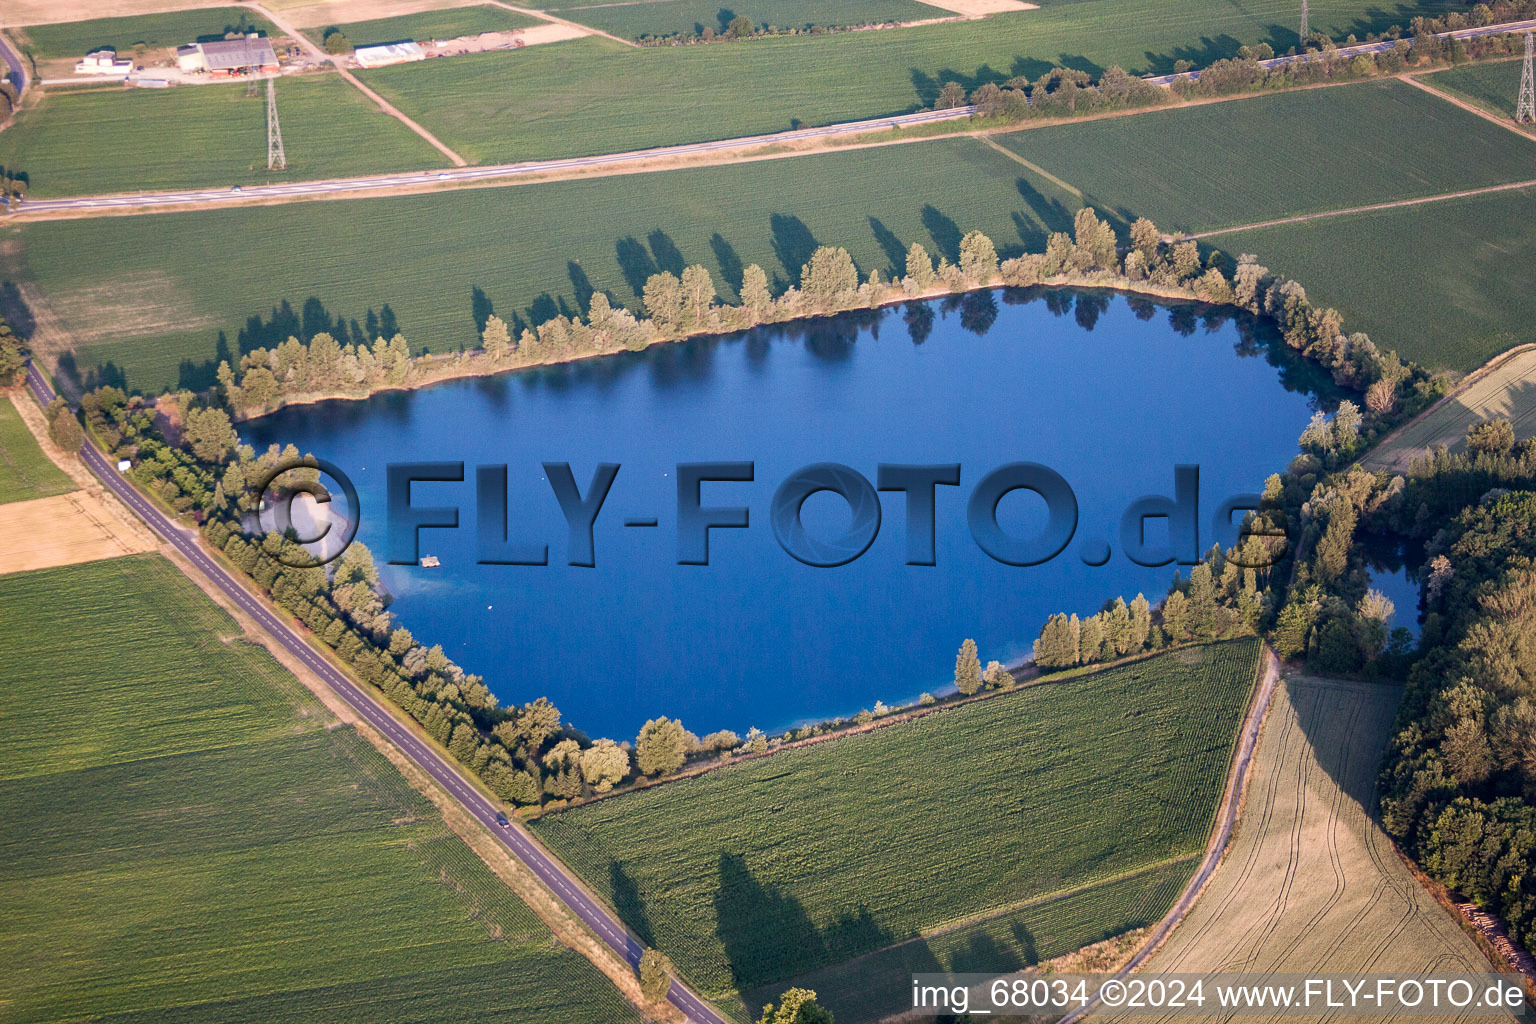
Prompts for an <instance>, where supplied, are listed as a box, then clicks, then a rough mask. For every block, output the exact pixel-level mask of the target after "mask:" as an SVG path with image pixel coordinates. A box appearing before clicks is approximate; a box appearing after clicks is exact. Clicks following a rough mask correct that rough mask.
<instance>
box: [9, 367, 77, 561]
mask: <svg viewBox="0 0 1536 1024" xmlns="http://www.w3.org/2000/svg"><path fill="white" fill-rule="evenodd" d="M22 401H29V399H26V398H23V399H22ZM11 403H12V399H11V398H10V397H8V396H6V395H4V394H0V504H6V503H9V502H13V501H29V500H31V499H33V498H49V497H52V496H54V495H58V494H64V493H66V492H68V491H72V490H74V489H75V485H74V483H73V482H71V481H70V479H69V477H67V476H65V475H64V474H63V473H62V472H60V471H59V467H57V466H55V465H54V464H53V460H52V459H50V458H48V456H47V455H45V454H44V453H43V449H42V448H41V447H39V446H38V443H37V439H36V438H34V437H33V436H32V432H31V431H29V430H28V429H27V425H26V424H25V423H24V422H22V419H21V416H20V415H19V414H18V412H17V409H16V406H15V405H13V404H11ZM0 540H3V534H0Z"/></svg>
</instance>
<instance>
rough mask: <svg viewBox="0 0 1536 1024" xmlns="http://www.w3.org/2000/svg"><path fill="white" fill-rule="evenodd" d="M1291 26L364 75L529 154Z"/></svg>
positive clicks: (897, 36)
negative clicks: (598, 85) (597, 86)
mask: <svg viewBox="0 0 1536 1024" xmlns="http://www.w3.org/2000/svg"><path fill="white" fill-rule="evenodd" d="M1447 7H1448V5H1447V4H1445V3H1443V2H1440V0H1424V2H1399V3H1393V4H1388V5H1381V4H1377V3H1374V2H1369V0H1319V2H1317V3H1314V4H1313V5H1312V12H1311V18H1312V27H1313V29H1314V30H1319V31H1326V32H1328V33H1330V34H1332V35H1334V36H1336V37H1339V38H1343V37H1344V36H1345V35H1347V34H1348V33H1351V32H1353V33H1358V34H1361V35H1363V34H1365V33H1366V32H1369V31H1372V30H1376V29H1382V28H1386V27H1388V26H1390V25H1393V24H1403V25H1406V24H1407V23H1408V20H1409V19H1410V18H1411V17H1413V16H1414V15H1415V14H1423V13H1435V12H1443V11H1444V10H1446V9H1447ZM1295 21H1296V9H1295V5H1294V3H1292V2H1291V0H1250V2H1248V3H1244V4H1240V5H1228V4H1213V3H1211V2H1209V0H1116V2H1113V3H1109V2H1103V0H1096V2H1092V3H1077V4H1065V5H1061V6H1055V7H1046V8H1042V9H1040V10H1037V11H1021V12H1018V13H1012V14H1001V15H996V16H994V17H990V18H986V19H983V20H980V21H968V22H955V23H948V24H943V25H929V26H922V27H916V28H904V29H891V30H889V31H881V32H847V33H839V34H835V35H825V36H815V37H811V36H797V37H781V38H774V39H763V40H754V41H752V42H750V43H744V44H732V45H709V46H682V47H672V46H664V47H656V48H644V49H639V50H637V49H634V48H631V47H626V46H623V45H621V44H619V43H615V42H612V41H610V40H606V39H583V40H577V41H575V42H572V43H562V44H561V45H559V46H554V47H538V46H536V47H530V48H528V49H526V50H519V51H516V52H501V53H487V54H479V55H473V56H467V57H461V58H456V59H455V60H453V61H452V62H449V63H447V64H443V65H436V64H433V65H432V66H430V67H429V66H427V65H424V64H413V65H400V66H397V67H389V68H379V69H378V70H375V71H369V72H365V73H364V74H363V77H364V79H365V80H366V81H367V82H368V83H369V84H370V85H372V86H373V87H374V88H376V89H378V90H379V91H380V92H381V93H383V94H384V95H386V96H388V97H389V98H390V100H391V101H392V102H394V103H395V104H396V105H397V106H399V107H400V108H401V109H402V110H404V111H405V112H406V113H407V114H409V115H410V116H411V117H413V118H414V119H416V120H417V121H418V122H419V123H421V124H422V125H424V126H425V127H426V128H427V129H428V130H429V131H431V132H432V133H433V134H434V135H436V136H437V137H438V138H439V139H441V140H442V141H443V142H444V143H446V144H447V145H448V146H450V147H451V148H452V149H453V150H455V151H456V152H458V153H460V154H462V155H464V156H465V157H466V158H468V159H471V160H475V161H503V160H532V159H540V158H544V157H565V156H586V155H590V154H594V153H607V152H615V151H619V150H629V149H641V148H646V147H650V146H661V145H667V144H671V143H684V142H698V141H703V140H707V139H719V138H728V137H731V136H738V135H749V134H755V133H758V132H771V131H779V130H782V129H786V128H790V127H792V126H793V125H797V124H801V125H819V124H826V123H830V122H834V121H852V120H859V119H861V118H871V117H882V116H886V115H890V114H896V113H902V112H905V111H911V110H915V109H917V108H918V107H920V106H925V105H928V104H931V103H932V102H933V100H934V98H935V97H937V95H938V93H939V90H940V88H942V87H943V85H944V83H945V82H946V81H950V80H954V81H958V82H960V83H961V84H962V85H964V86H965V87H966V88H967V89H969V88H973V87H975V86H976V85H979V84H980V83H982V82H985V81H993V82H1005V81H1007V80H1008V79H1010V78H1012V77H1014V76H1015V75H1027V76H1030V77H1038V76H1039V75H1041V74H1043V73H1044V72H1046V71H1048V70H1050V68H1051V67H1052V66H1055V65H1058V64H1066V65H1069V66H1071V67H1076V68H1082V69H1084V70H1090V71H1097V70H1100V69H1102V68H1104V67H1106V66H1108V65H1111V64H1118V65H1120V66H1122V67H1124V68H1125V69H1126V70H1128V71H1131V72H1133V73H1145V72H1154V71H1171V70H1172V68H1173V64H1174V62H1175V61H1176V60H1179V59H1190V60H1193V61H1195V62H1196V63H1197V64H1204V63H1208V62H1209V61H1211V60H1214V59H1216V58H1218V57H1227V56H1231V55H1232V54H1234V53H1235V52H1236V51H1237V48H1238V47H1239V46H1240V45H1242V44H1243V43H1258V42H1269V43H1270V44H1272V45H1273V46H1274V47H1275V48H1276V49H1277V50H1279V51H1284V50H1286V49H1288V48H1289V47H1291V46H1293V45H1295V43H1296V34H1295V29H1294V25H1295ZM593 82H602V83H603V88H602V89H593V88H592V83H593ZM1128 162H1129V163H1130V164H1131V165H1134V158H1133V157H1132V158H1130V159H1129V161H1128Z"/></svg>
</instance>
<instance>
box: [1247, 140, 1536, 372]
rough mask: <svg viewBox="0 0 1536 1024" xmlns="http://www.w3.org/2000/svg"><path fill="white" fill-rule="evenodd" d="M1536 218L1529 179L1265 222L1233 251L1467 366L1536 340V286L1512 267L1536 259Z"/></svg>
mask: <svg viewBox="0 0 1536 1024" xmlns="http://www.w3.org/2000/svg"><path fill="white" fill-rule="evenodd" d="M1516 141H1518V140H1516ZM1533 219H1536V188H1519V189H1511V190H1508V191H1503V192H1499V193H1494V194H1488V195H1480V196H1471V197H1468V198H1465V199H1448V200H1446V201H1444V202H1436V203H1423V204H1419V205H1417V206H1407V207H1400V208H1395V209H1388V210H1378V211H1374V212H1370V213H1358V214H1344V215H1341V216H1339V217H1333V218H1328V219H1325V220H1319V221H1310V222H1307V223H1302V224H1287V225H1280V226H1277V227H1268V228H1255V229H1252V230H1248V231H1242V232H1237V233H1234V234H1231V235H1226V236H1223V244H1222V248H1223V249H1224V250H1226V251H1227V252H1231V253H1254V254H1256V255H1257V256H1258V257H1259V260H1260V262H1261V263H1264V264H1265V265H1266V266H1268V267H1270V269H1271V270H1273V271H1275V272H1277V273H1282V274H1285V275H1286V276H1287V277H1291V278H1294V279H1296V280H1297V281H1300V282H1302V284H1303V285H1304V286H1305V287H1306V289H1307V294H1308V297H1309V298H1310V299H1311V300H1312V302H1313V303H1316V304H1321V305H1325V306H1333V307H1335V308H1337V309H1338V310H1339V311H1340V312H1341V313H1343V314H1344V322H1345V324H1346V325H1347V327H1348V329H1350V330H1361V331H1365V332H1367V333H1368V334H1370V336H1371V338H1372V340H1374V341H1375V342H1376V344H1377V345H1378V346H1380V347H1382V348H1384V349H1395V350H1396V351H1397V352H1398V353H1399V354H1400V355H1402V356H1403V357H1404V358H1407V359H1412V360H1415V361H1417V362H1420V363H1423V364H1424V365H1426V366H1430V367H1435V368H1441V367H1444V368H1448V369H1452V370H1460V371H1463V372H1465V371H1470V370H1472V369H1475V368H1476V367H1479V366H1481V365H1483V364H1484V363H1486V362H1487V361H1488V360H1489V359H1491V358H1492V357H1493V356H1495V355H1497V354H1498V353H1500V352H1503V351H1506V350H1508V349H1510V348H1513V347H1515V346H1516V345H1520V344H1523V343H1526V342H1531V341H1536V328H1533V326H1532V325H1533V324H1536V293H1533V292H1532V290H1531V288H1530V287H1529V278H1528V276H1526V275H1523V274H1518V273H1511V271H1510V268H1512V267H1526V266H1531V265H1533V264H1536V233H1533V232H1532V231H1531V230H1530V224H1531V223H1532V222H1533ZM1361 252H1369V253H1372V254H1373V258H1372V259H1369V260H1362V259H1360V258H1359V254H1360V253H1361Z"/></svg>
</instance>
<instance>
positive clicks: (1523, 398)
mask: <svg viewBox="0 0 1536 1024" xmlns="http://www.w3.org/2000/svg"><path fill="white" fill-rule="evenodd" d="M1499 416H1502V417H1503V418H1505V419H1507V420H1509V421H1510V422H1511V423H1513V424H1514V427H1515V437H1516V439H1518V440H1524V439H1525V438H1527V437H1532V436H1536V350H1528V351H1525V352H1521V353H1518V354H1516V355H1513V356H1510V357H1509V358H1508V359H1506V360H1504V361H1502V362H1500V363H1499V364H1498V365H1497V366H1496V367H1494V368H1493V369H1492V370H1490V371H1488V372H1487V373H1484V374H1481V375H1479V376H1478V377H1477V378H1476V379H1475V380H1473V381H1471V382H1470V383H1468V384H1466V385H1465V386H1464V387H1462V388H1460V389H1458V390H1457V392H1455V393H1454V394H1452V395H1450V396H1448V397H1447V398H1446V400H1445V401H1444V402H1443V403H1442V404H1440V405H1438V406H1436V407H1435V408H1433V409H1431V410H1430V411H1429V412H1426V413H1424V414H1423V415H1422V416H1420V417H1419V418H1418V419H1416V420H1414V421H1413V422H1412V423H1409V424H1408V425H1407V426H1405V427H1403V429H1402V430H1400V431H1399V432H1398V433H1397V434H1396V435H1395V436H1393V437H1391V438H1389V439H1388V440H1387V442H1386V443H1385V444H1384V445H1382V446H1381V447H1379V448H1377V449H1376V450H1375V451H1372V452H1371V453H1370V454H1369V455H1367V456H1366V457H1365V458H1363V459H1361V460H1360V464H1361V465H1362V466H1364V467H1365V468H1366V469H1369V470H1373V471H1374V470H1378V469H1384V470H1387V471H1388V472H1393V473H1401V472H1404V471H1406V470H1407V469H1408V467H1409V466H1410V465H1411V464H1412V462H1413V460H1414V459H1416V458H1420V457H1422V456H1424V455H1427V454H1429V452H1430V450H1431V449H1433V448H1435V447H1437V446H1438V445H1445V446H1446V447H1447V448H1449V449H1450V450H1451V451H1453V452H1458V451H1461V450H1462V449H1464V448H1465V447H1466V446H1467V430H1468V429H1469V428H1470V427H1472V426H1474V425H1475V424H1477V423H1480V422H1482V421H1483V420H1486V419H1493V418H1495V417H1499Z"/></svg>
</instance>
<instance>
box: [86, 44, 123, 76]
mask: <svg viewBox="0 0 1536 1024" xmlns="http://www.w3.org/2000/svg"><path fill="white" fill-rule="evenodd" d="M132 70H133V61H131V60H118V59H117V51H115V50H97V51H96V52H95V53H88V54H86V55H85V59H84V60H82V61H80V63H78V64H76V65H75V74H77V75H97V76H101V77H106V78H127V77H128V72H130V71H132Z"/></svg>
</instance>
